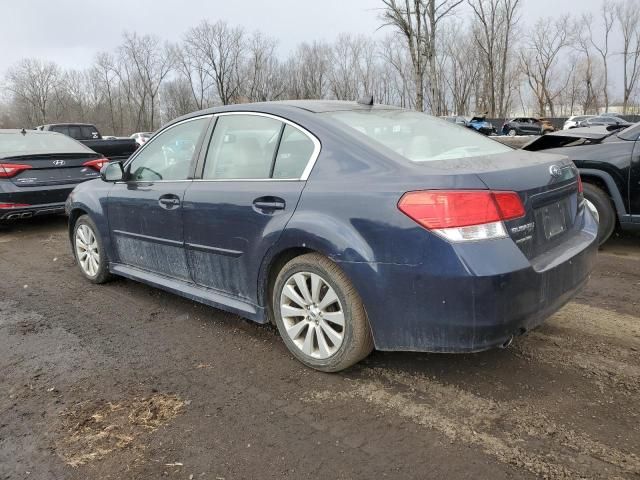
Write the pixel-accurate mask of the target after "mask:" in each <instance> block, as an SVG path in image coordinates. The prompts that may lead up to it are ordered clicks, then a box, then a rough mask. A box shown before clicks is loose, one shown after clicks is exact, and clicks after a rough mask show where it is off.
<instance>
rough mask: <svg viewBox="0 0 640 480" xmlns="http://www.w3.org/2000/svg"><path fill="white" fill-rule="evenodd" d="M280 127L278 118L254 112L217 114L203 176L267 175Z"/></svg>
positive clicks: (262, 176) (246, 176) (250, 177)
mask: <svg viewBox="0 0 640 480" xmlns="http://www.w3.org/2000/svg"><path fill="white" fill-rule="evenodd" d="M283 126H284V124H283V123H282V122H280V121H278V120H275V119H273V118H269V117H262V116H257V115H223V116H220V117H218V120H217V122H216V126H215V130H214V131H213V136H212V137H211V142H210V143H209V150H208V151H207V157H206V160H205V165H204V172H203V178H204V179H258V178H269V176H270V172H271V164H272V163H273V159H274V155H275V152H276V149H277V148H278V140H279V139H280V134H281V131H282V127H283Z"/></svg>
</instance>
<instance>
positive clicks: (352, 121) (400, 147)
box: [323, 110, 512, 162]
mask: <svg viewBox="0 0 640 480" xmlns="http://www.w3.org/2000/svg"><path fill="white" fill-rule="evenodd" d="M323 115H327V116H329V117H332V118H333V119H335V120H338V121H339V122H342V123H344V124H345V125H347V126H348V127H350V128H352V129H353V130H354V131H356V132H359V133H361V134H364V135H365V136H366V137H368V138H369V139H370V140H371V141H373V142H375V143H378V144H381V145H383V146H385V147H387V148H389V149H391V150H393V151H394V152H396V153H398V154H400V155H401V156H403V157H404V158H406V159H407V160H410V161H412V162H430V161H435V160H447V159H453V158H467V157H477V156H481V155H494V154H498V153H506V152H510V151H512V149H511V148H510V147H507V146H505V145H502V144H501V143H498V142H496V141H494V140H490V139H489V138H487V137H485V136H483V135H480V134H479V133H476V132H474V131H472V130H470V129H468V128H466V127H461V126H458V125H453V124H451V123H449V122H446V121H444V120H441V119H439V118H436V117H431V116H429V115H425V114H423V113H418V112H410V111H406V110H399V111H395V110H391V111H389V110H378V111H376V110H371V111H364V112H362V111H346V112H345V111H339V112H328V113H325V114H323Z"/></svg>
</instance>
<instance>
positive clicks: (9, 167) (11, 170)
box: [0, 163, 32, 178]
mask: <svg viewBox="0 0 640 480" xmlns="http://www.w3.org/2000/svg"><path fill="white" fill-rule="evenodd" d="M30 168H32V167H31V165H23V164H20V163H0V178H11V177H15V176H16V175H18V174H19V173H20V172H24V171H25V170H29V169H30Z"/></svg>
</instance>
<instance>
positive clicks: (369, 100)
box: [358, 95, 373, 106]
mask: <svg viewBox="0 0 640 480" xmlns="http://www.w3.org/2000/svg"><path fill="white" fill-rule="evenodd" d="M358 103H359V104H360V105H369V106H373V95H365V96H364V97H362V98H361V99H359V100H358Z"/></svg>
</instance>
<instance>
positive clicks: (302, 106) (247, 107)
mask: <svg viewBox="0 0 640 480" xmlns="http://www.w3.org/2000/svg"><path fill="white" fill-rule="evenodd" d="M283 107H284V108H285V109H298V110H305V111H307V112H311V113H326V112H340V111H355V110H362V111H366V110H405V109H403V108H400V107H394V106H392V105H382V104H374V105H364V104H361V103H358V102H350V101H347V100H281V101H272V102H256V103H237V104H233V105H225V106H222V107H213V108H208V109H205V110H200V111H197V112H193V113H189V114H187V115H184V116H183V117H180V119H179V120H185V119H188V118H191V117H198V116H200V115H207V114H212V113H223V112H233V111H240V112H242V111H245V112H246V111H257V112H264V113H269V112H270V111H271V110H278V111H282V109H283ZM176 120H178V119H176ZM171 123H174V122H171Z"/></svg>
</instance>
